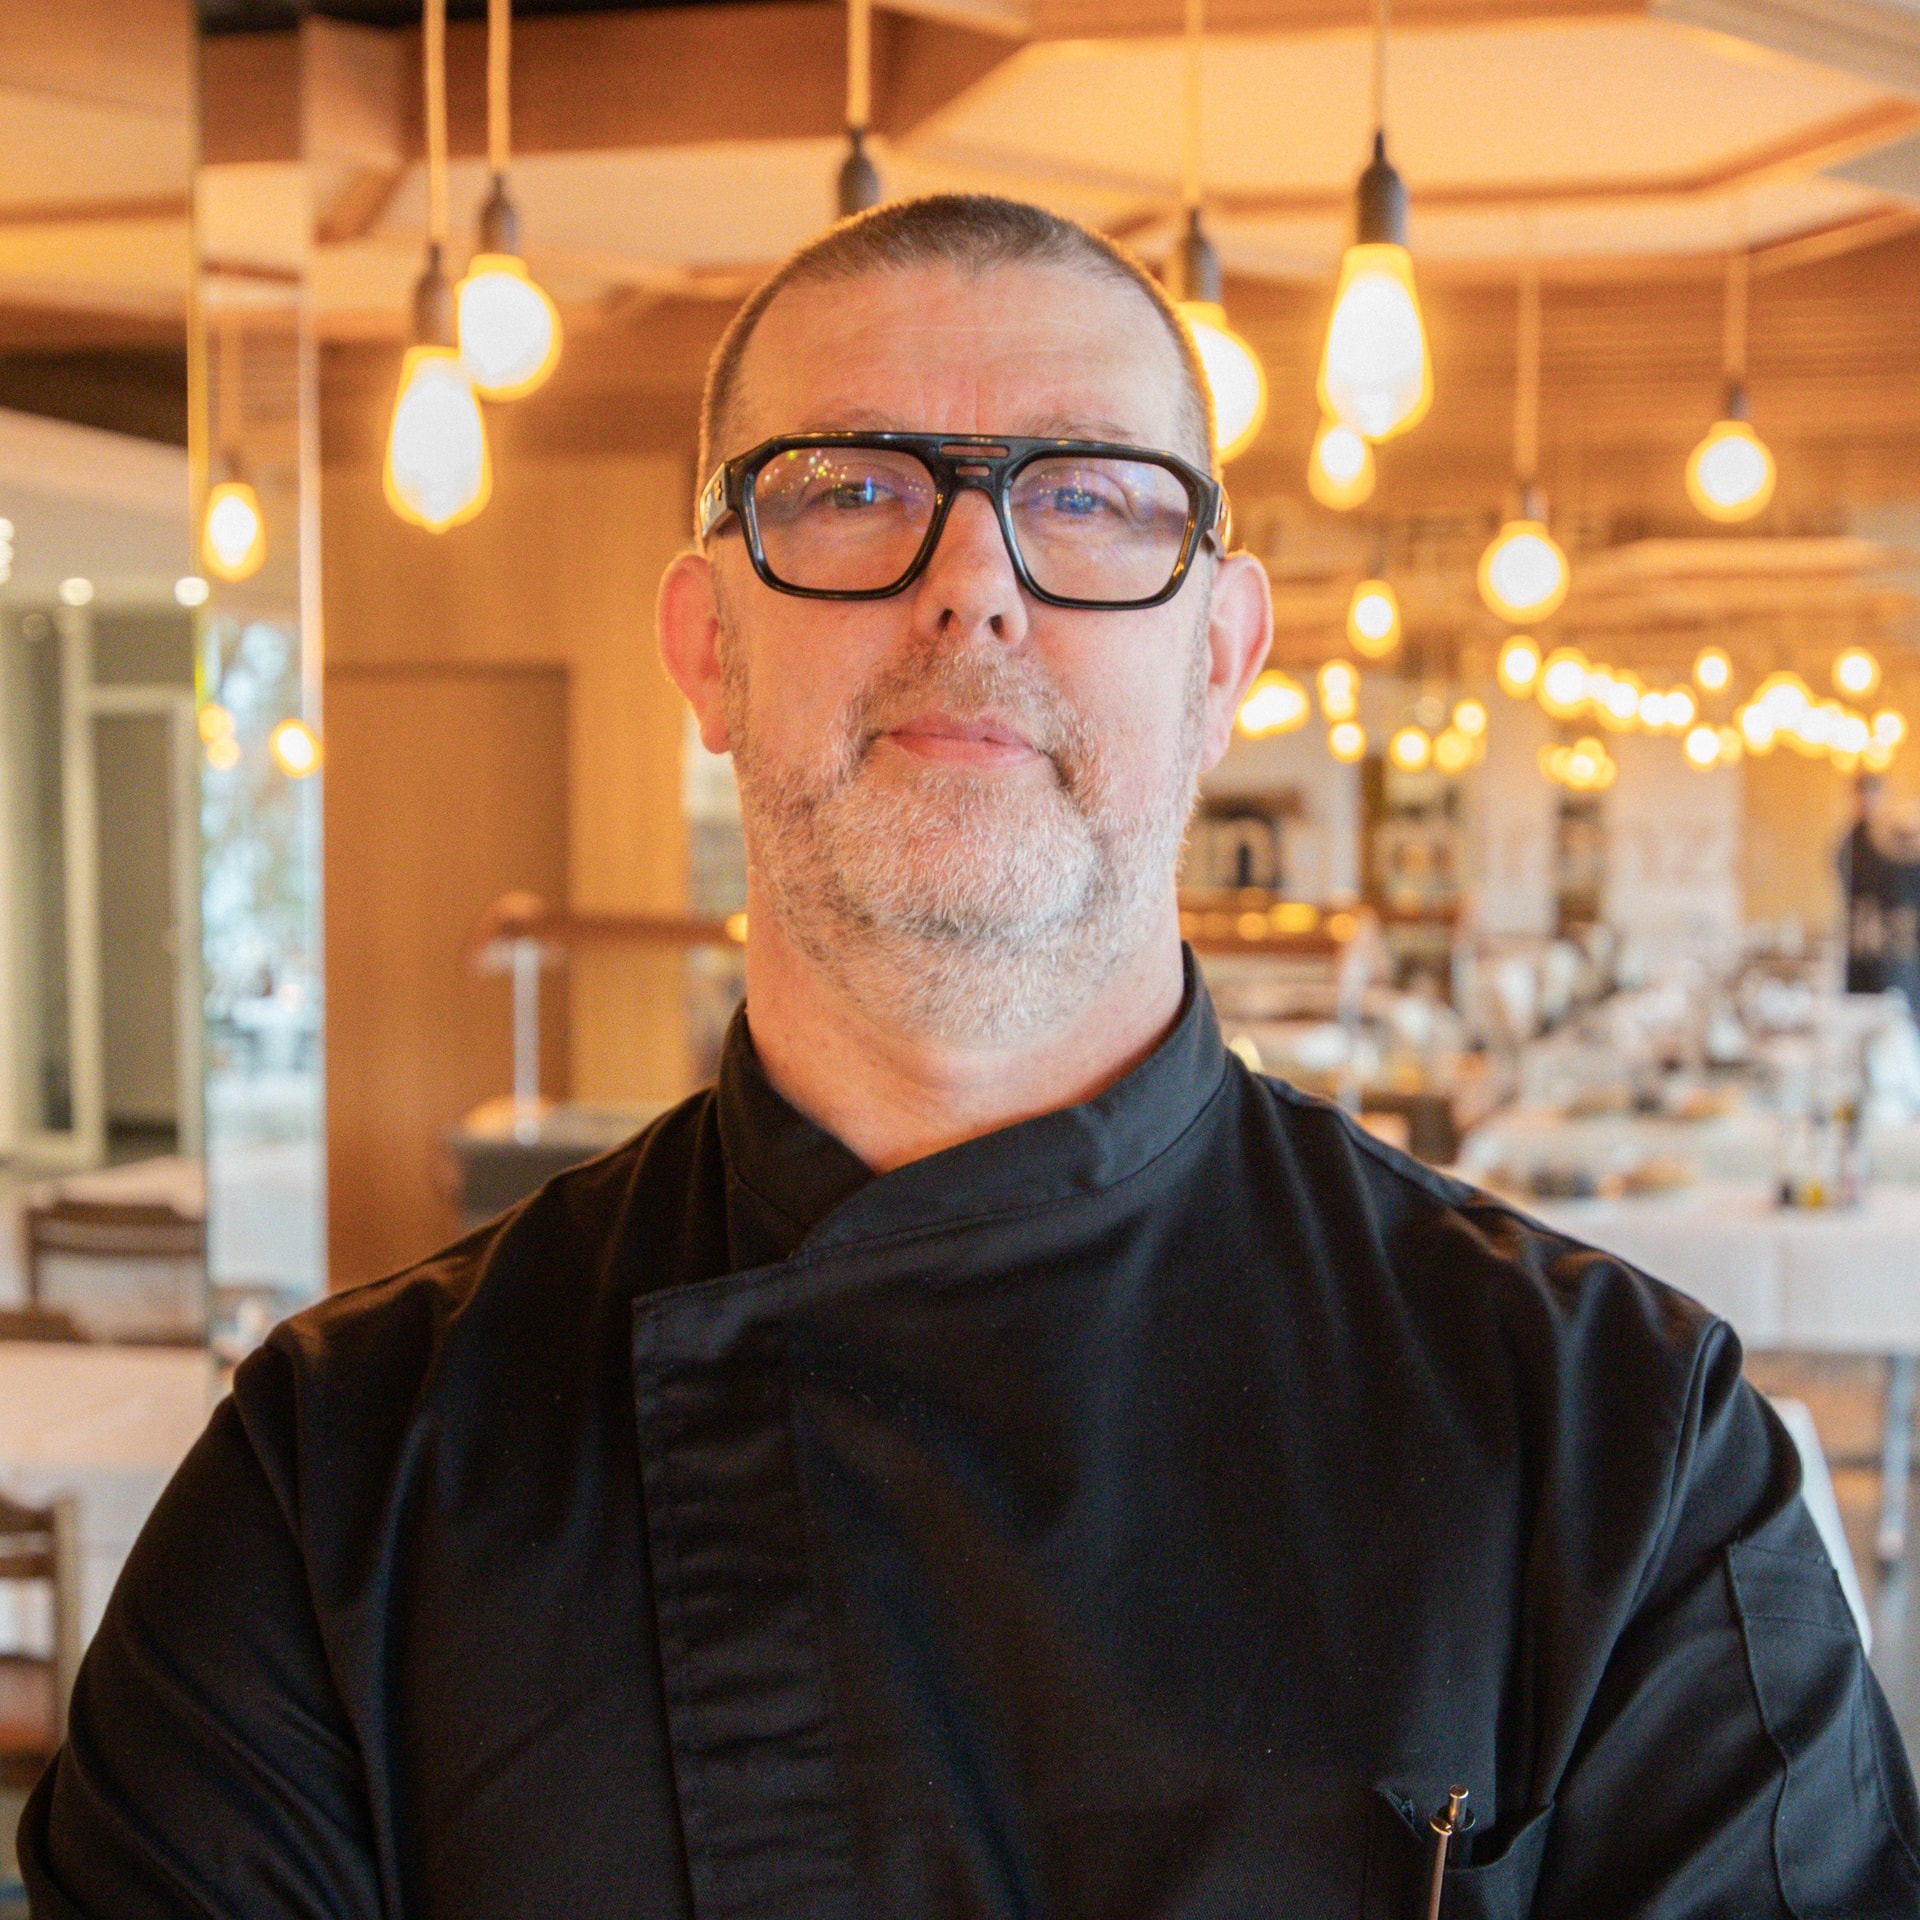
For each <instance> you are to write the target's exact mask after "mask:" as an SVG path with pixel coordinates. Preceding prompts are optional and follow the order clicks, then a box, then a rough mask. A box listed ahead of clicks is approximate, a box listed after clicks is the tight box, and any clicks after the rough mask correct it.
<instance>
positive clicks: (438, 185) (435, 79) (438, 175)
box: [420, 0, 447, 247]
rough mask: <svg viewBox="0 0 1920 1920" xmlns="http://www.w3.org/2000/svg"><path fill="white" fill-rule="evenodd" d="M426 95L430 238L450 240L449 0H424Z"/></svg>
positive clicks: (440, 241) (422, 42) (437, 242)
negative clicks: (448, 180)
mask: <svg viewBox="0 0 1920 1920" xmlns="http://www.w3.org/2000/svg"><path fill="white" fill-rule="evenodd" d="M420 50H421V56H422V65H423V66H424V67H425V69H426V73H425V80H426V95H427V239H428V242H429V243H430V244H431V245H433V246H435V247H440V246H444V245H445V244H446V239H447V0H424V10H423V17H422V31H421V35H420Z"/></svg>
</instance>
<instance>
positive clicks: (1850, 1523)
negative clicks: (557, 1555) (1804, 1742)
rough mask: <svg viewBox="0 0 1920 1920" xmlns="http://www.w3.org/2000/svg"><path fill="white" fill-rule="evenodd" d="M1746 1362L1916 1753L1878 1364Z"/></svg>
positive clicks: (1908, 1642)
mask: <svg viewBox="0 0 1920 1920" xmlns="http://www.w3.org/2000/svg"><path fill="white" fill-rule="evenodd" d="M1748 1372H1749V1374H1750V1375H1751V1376H1752V1377H1753V1379H1754V1382H1755V1384H1756V1385H1758V1386H1759V1387H1761V1388H1762V1389H1763V1390H1764V1391H1766V1392H1768V1393H1774V1394H1781V1395H1791V1396H1792V1397H1793V1398H1795V1399H1798V1400H1804V1401H1805V1402H1806V1403H1807V1405H1808V1407H1809V1408H1810V1409H1811V1410H1812V1412H1813V1418H1814V1423H1815V1425H1816V1426H1817V1427H1818V1428H1819V1429H1820V1441H1821V1445H1822V1446H1823V1447H1824V1448H1825V1449H1826V1454H1827V1459H1828V1461H1829V1463H1830V1465H1831V1467H1832V1470H1833V1484H1834V1492H1835V1494H1836V1495H1837V1496H1838V1499H1839V1502H1840V1514H1841V1518H1842V1519H1843V1520H1844V1521H1845V1523H1846V1528H1847V1538H1848V1540H1849V1542H1850V1543H1851V1545H1852V1547H1853V1557H1854V1564H1855V1566H1856V1568H1857V1570H1858V1572H1859V1575H1860V1581H1861V1585H1862V1586H1863V1587H1864V1588H1865V1589H1866V1594H1867V1600H1868V1604H1869V1605H1870V1606H1871V1608H1872V1610H1873V1630H1874V1648H1873V1665H1874V1670H1875V1672H1876V1673H1877V1674H1878V1675H1879V1677H1880V1684H1881V1685H1882V1686H1883V1687H1884V1688H1885V1689H1886V1692H1887V1697H1888V1699H1889V1701H1890V1702H1891V1703H1892V1706H1893V1712H1894V1717H1895V1718H1896V1719H1897V1720H1898V1721H1899V1723H1900V1730H1901V1732H1902V1733H1903V1734H1904V1735H1905V1736H1906V1741H1907V1749H1908V1751H1909V1753H1911V1754H1913V1755H1914V1756H1915V1757H1916V1761H1917V1762H1920V1578H1916V1572H1915V1561H1916V1560H1920V1488H1916V1489H1915V1501H1914V1508H1913V1513H1914V1518H1915V1521H1916V1526H1917V1530H1916V1534H1915V1538H1914V1541H1913V1545H1912V1548H1911V1550H1910V1552H1909V1554H1908V1558H1907V1561H1906V1563H1905V1564H1904V1565H1903V1566H1902V1567H1900V1568H1899V1569H1897V1570H1896V1571H1895V1573H1894V1574H1893V1575H1892V1576H1891V1577H1890V1578H1883V1577H1882V1576H1881V1573H1880V1569H1879V1567H1878V1566H1877V1565H1876V1564H1875V1561H1874V1557H1873V1533H1874V1526H1875V1523H1876V1521H1877V1519H1878V1515H1879V1500H1880V1481H1879V1474H1878V1471H1877V1466H1876V1462H1877V1460H1878V1456H1879V1448H1880V1405H1881V1385H1882V1381H1883V1379H1884V1377H1885V1368H1884V1366H1883V1365H1882V1363H1880V1362H1878V1361H1874V1360H1856V1359H1832V1358H1820V1359H1812V1358H1806V1357H1802V1356H1796V1355H1788V1354H1760V1355H1755V1356H1752V1357H1750V1359H1749V1362H1748ZM23 1798H24V1796H23V1795H19V1794H11V1793H7V1792H5V1791H0V1920H26V1907H25V1904H24V1901H23V1900H22V1899H21V1898H20V1896H19V1894H18V1892H17V1881H16V1879H15V1876H14V1872H13V1867H14V1860H13V1836H14V1829H15V1827H16V1826H17V1825H18V1823H19V1818H20V1806H21V1802H22V1800H23Z"/></svg>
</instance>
